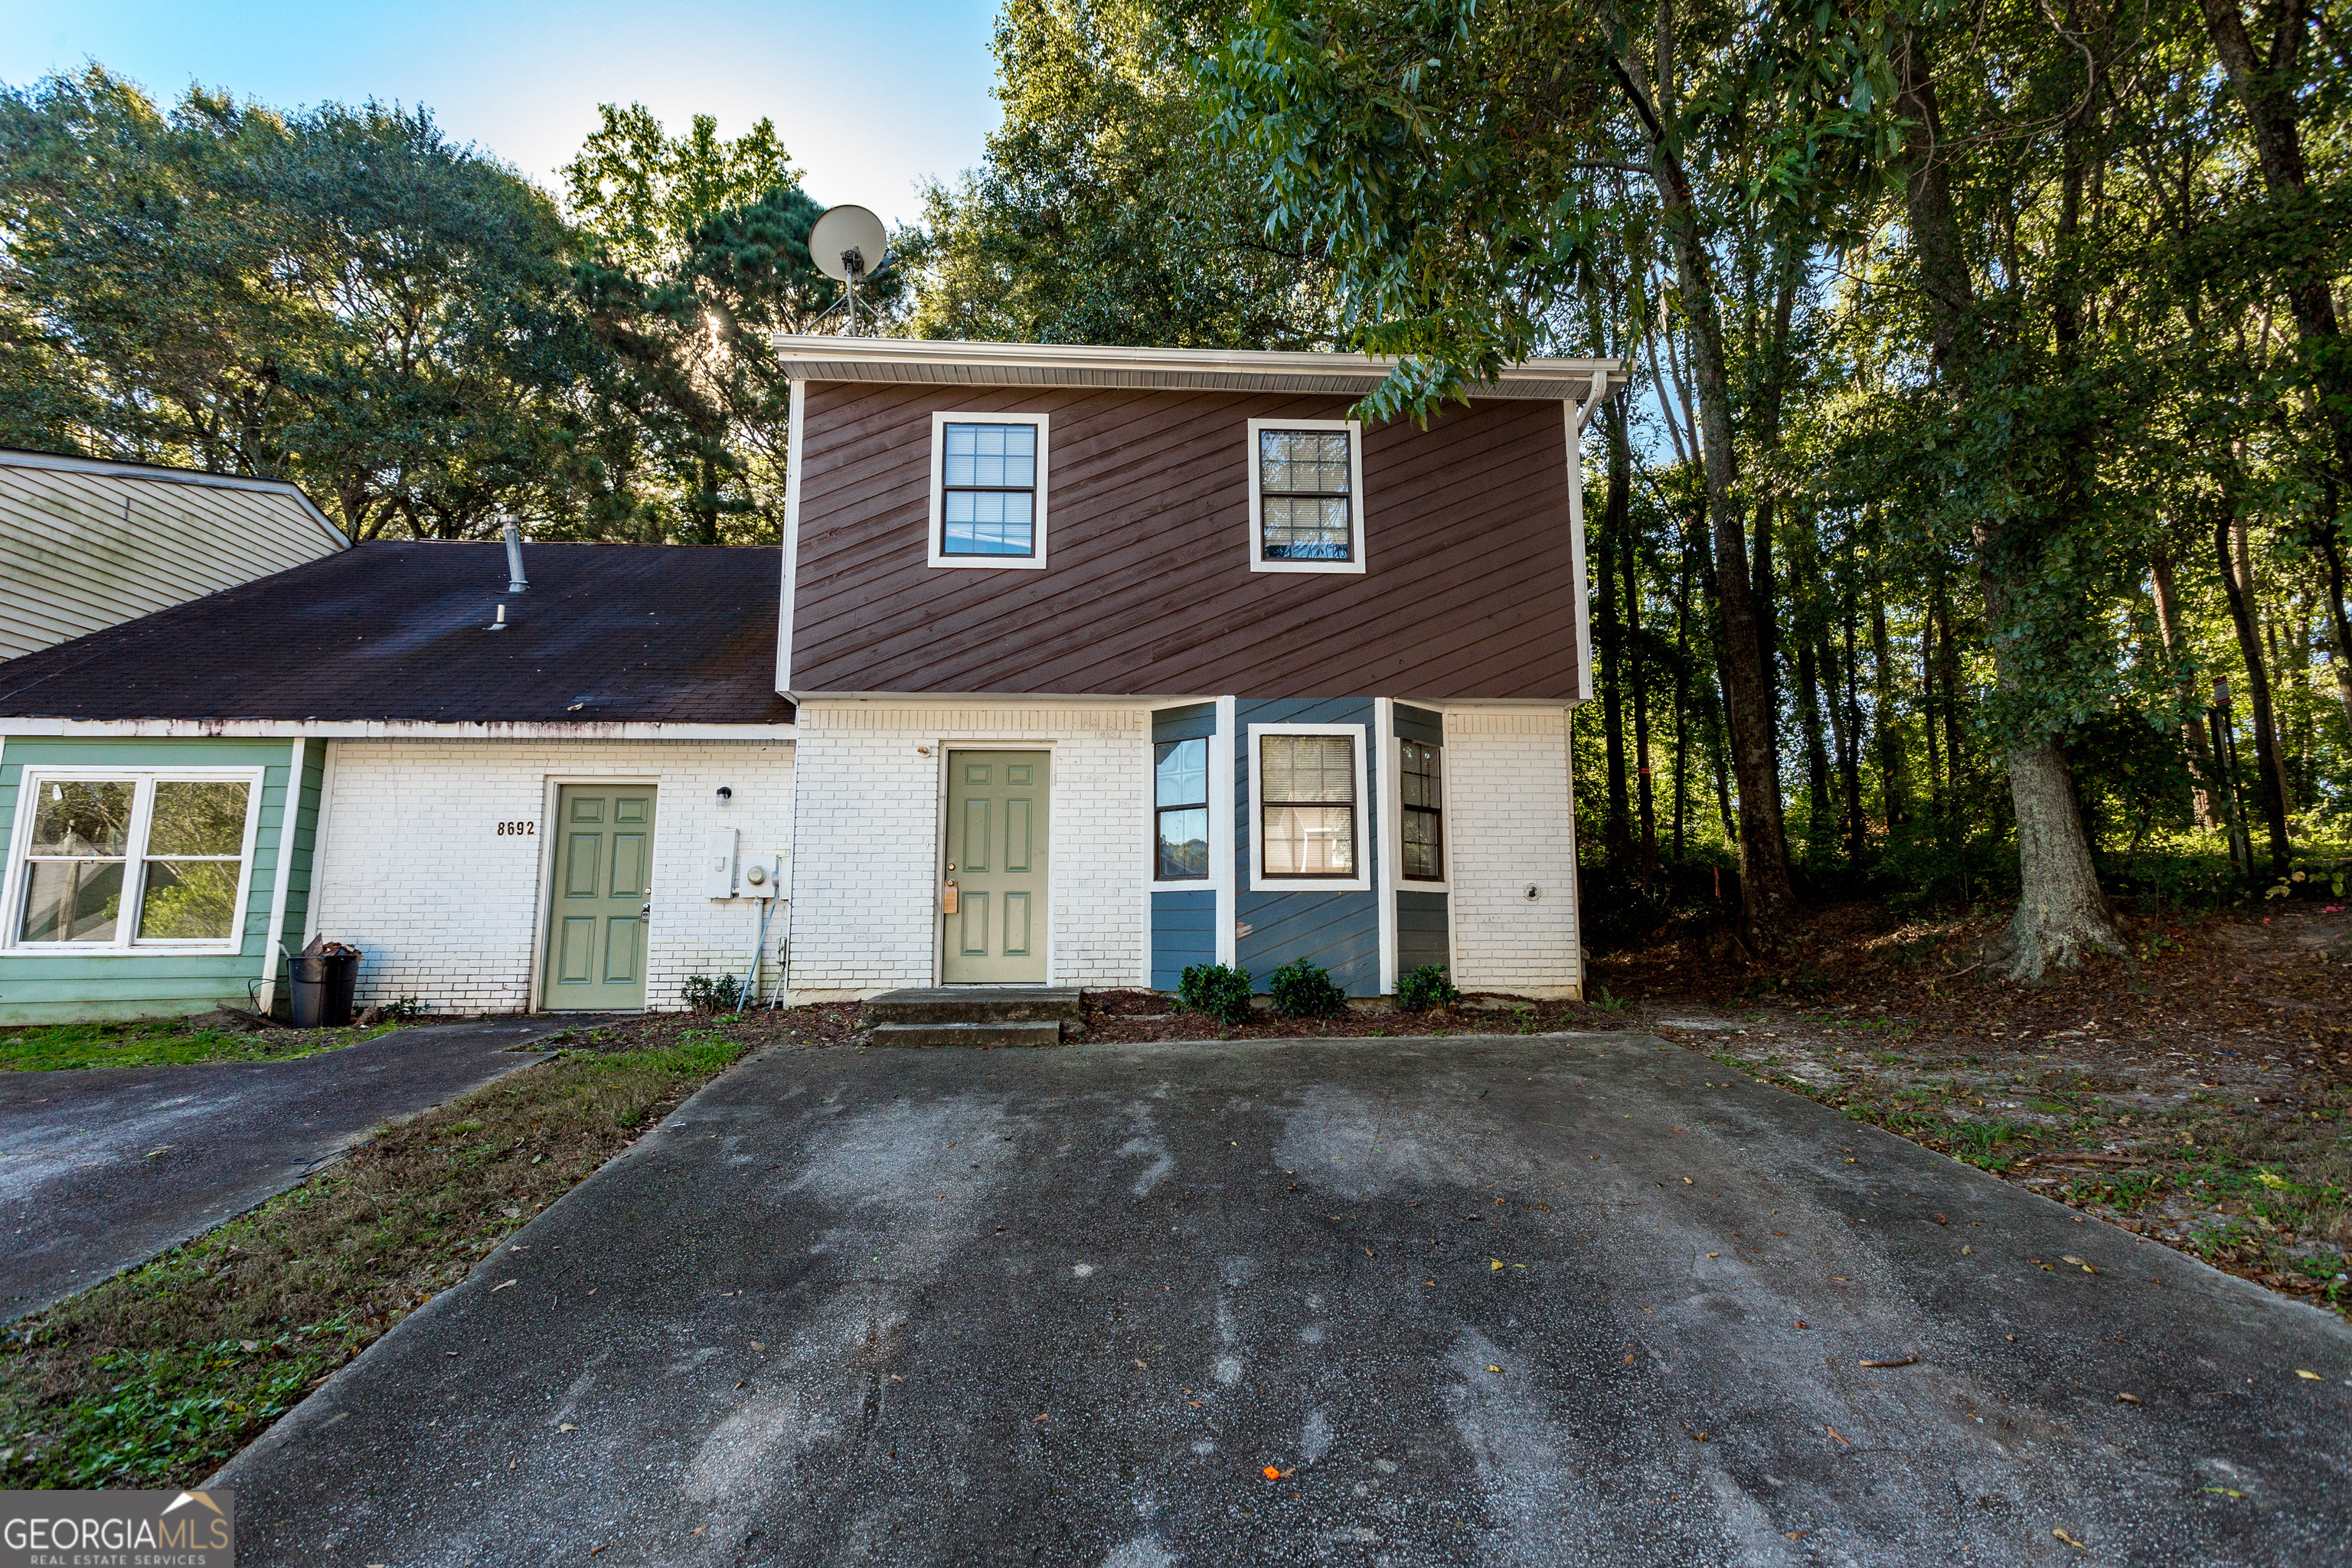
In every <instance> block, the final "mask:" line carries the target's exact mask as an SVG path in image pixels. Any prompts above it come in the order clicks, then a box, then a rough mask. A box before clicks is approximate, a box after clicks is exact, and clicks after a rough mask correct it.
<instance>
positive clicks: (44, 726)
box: [0, 718, 800, 741]
mask: <svg viewBox="0 0 2352 1568" xmlns="http://www.w3.org/2000/svg"><path fill="white" fill-rule="evenodd" d="M799 733H800V729H799V726H798V725H796V724H664V723H646V722H641V721H603V722H581V721H561V722H558V721H522V720H493V721H485V722H481V723H441V722H437V721H431V720H424V719H27V718H0V735H43V736H50V737H54V738H57V739H61V740H73V739H77V738H88V739H91V740H102V739H107V738H112V737H152V738H168V739H186V740H219V739H255V740H296V739H299V738H301V737H304V736H317V737H320V738H321V739H331V740H341V741H790V740H794V739H796V738H797V737H798V736H799Z"/></svg>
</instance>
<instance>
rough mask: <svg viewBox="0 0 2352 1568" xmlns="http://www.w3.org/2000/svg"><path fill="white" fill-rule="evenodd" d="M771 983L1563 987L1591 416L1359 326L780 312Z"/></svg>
mask: <svg viewBox="0 0 2352 1568" xmlns="http://www.w3.org/2000/svg"><path fill="white" fill-rule="evenodd" d="M776 346H777V350H778V353H780V355H781V356H782V359H783V361H784V363H785V365H786V367H787V370H788V372H789V374H791V375H792V377H793V398H792V420H793V430H792V449H793V454H794V460H793V468H792V479H791V489H790V493H789V499H788V503H787V508H788V516H787V521H786V525H785V539H784V550H783V554H784V559H783V593H782V605H781V610H782V617H781V624H780V626H779V631H778V637H777V648H778V650H779V657H780V661H781V663H780V668H779V669H778V671H777V685H778V687H779V689H781V690H782V691H783V692H784V693H785V694H786V695H788V696H789V697H790V698H791V699H792V700H793V703H794V705H795V707H796V710H797V713H798V726H797V731H798V732H797V736H796V751H797V757H796V774H797V784H796V789H795V794H794V826H793V840H794V843H795V844H796V845H797V846H798V847H799V848H798V851H797V853H798V858H799V859H798V868H797V871H796V874H795V882H794V887H793V895H794V896H793V901H792V903H791V906H790V912H791V952H792V959H791V977H792V985H793V992H794V994H796V995H799V996H803V997H817V996H825V995H853V994H871V993H873V992H875V991H877V990H881V989H885V988H888V987H894V986H908V985H930V984H950V985H952V984H967V983H969V984H1058V985H1087V986H1133V985H1140V984H1149V985H1150V986H1152V987H1154V988H1158V989H1163V990H1165V989H1172V988H1173V987H1174V986H1175V984H1177V980H1178V977H1179V976H1180V975H1181V973H1182V971H1183V970H1184V968H1185V967H1186V966H1187V965H1189V964H1193V963H1208V962H1212V961H1214V962H1219V963H1233V964H1238V965H1240V966H1242V967H1243V968H1244V969H1246V970H1248V971H1249V972H1250V973H1251V974H1252V975H1253V976H1254V977H1255V979H1256V980H1257V982H1258V983H1259V984H1260V986H1261V987H1263V985H1264V984H1265V978H1266V976H1267V975H1268V974H1270V973H1272V971H1273V970H1274V969H1275V968H1276V966H1277V965H1280V964H1282V963H1287V962H1290V961H1292V960H1295V959H1307V960H1309V961H1312V962H1314V963H1318V964H1321V965H1323V966H1324V967H1325V968H1327V969H1328V970H1329V971H1330V973H1332V975H1333V977H1334V978H1335V979H1337V980H1338V981H1339V983H1340V984H1343V985H1344V986H1345V987H1346V989H1347V990H1348V991H1349V993H1350V994H1356V995H1371V994H1380V993H1382V992H1385V991H1388V990H1391V989H1392V988H1393V986H1394V984H1395V982H1396V980H1397V977H1398V976H1399V975H1400V974H1402V973H1409V972H1410V971H1412V969H1414V968H1415V967H1417V966H1419V965H1421V964H1423V963H1438V964H1443V965H1444V966H1446V967H1447V968H1448V969H1449V970H1450V972H1451V973H1452V974H1453V975H1454V979H1455V981H1456V983H1457V984H1461V985H1462V986H1464V987H1465V988H1470V989H1478V990H1490V991H1500V992H1511V993H1517V994H1523V995H1538V996H1559V995H1572V994H1578V993H1579V991H1580V985H1581V978H1582V973H1581V962H1580V952H1579V945H1578V928H1577V907H1576V900H1577V877H1576V844H1575V811H1574V805H1573V794H1572V792H1573V787H1574V785H1573V780H1572V777H1571V772H1570V747H1569V735H1568V716H1569V710H1570V707H1571V706H1572V705H1573V704H1575V703H1576V702H1578V701H1580V700H1583V699H1584V698H1585V697H1586V696H1587V695H1588V694H1589V692H1590V690H1591V671H1590V665H1591V660H1590V651H1589V647H1588V637H1587V615H1586V605H1585V590H1584V583H1585V568H1584V553H1583V542H1582V486H1581V479H1580V472H1579V461H1578V452H1579V446H1580V443H1579V432H1580V429H1581V427H1582V426H1583V425H1584V423H1585V421H1586V419H1587V418H1588V417H1589V416H1590V414H1591V411H1592V410H1593V409H1594V408H1595V407H1597V405H1598V400H1599V399H1601V398H1604V397H1607V396H1608V395H1611V394H1612V392H1613V391H1614V390H1615V389H1616V388H1617V387H1619V386H1621V385H1622V384H1623V380H1624V375H1623V372H1622V366H1620V365H1619V364H1617V363H1614V362H1601V361H1586V360H1544V361H1535V362H1530V363H1526V364H1522V365H1520V366H1518V367H1516V368H1514V369H1512V370H1510V371H1507V373H1505V374H1504V375H1503V376H1502V378H1501V379H1500V381H1499V382H1498V383H1496V384H1493V385H1489V386H1485V387H1481V388H1479V389H1478V391H1477V394H1476V395H1475V396H1474V397H1473V398H1472V400H1471V401H1470V403H1469V404H1468V405H1467V406H1460V405H1453V406H1449V407H1447V408H1446V409H1445V410H1444V412H1443V413H1441V414H1439V415H1436V416H1433V417H1432V418H1431V419H1430V420H1429V422H1428V423H1427V424H1426V426H1422V425H1417V424H1413V423H1411V422H1396V423H1391V424H1386V425H1366V424H1364V423H1362V422H1360V421H1359V420H1357V419H1355V418H1353V417H1351V415H1350V409H1351V407H1352V406H1353V405H1355V404H1356V403H1357V402H1358V401H1359V400H1360V398H1361V397H1362V396H1363V395H1365V394H1367V393H1369V392H1370V391H1371V390H1372V389H1373V388H1374V387H1375V386H1377V385H1378V384H1380V382H1381V379H1382V376H1383V374H1384V373H1385V367H1384V366H1382V365H1381V364H1378V363H1373V362H1371V361H1370V360H1367V359H1365V358H1362V357H1360V356H1355V355H1340V354H1321V353H1219V352H1206V351H1196V350H1164V349H1108V348H1091V347H1054V346H1045V347H1039V346H1016V345H1006V344H994V343H964V342H908V341H902V340H891V339H878V338H783V339H780V340H779V341H778V342H777V345H776Z"/></svg>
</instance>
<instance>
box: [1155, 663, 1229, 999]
mask: <svg viewBox="0 0 2352 1568" xmlns="http://www.w3.org/2000/svg"><path fill="white" fill-rule="evenodd" d="M1216 732H1217V705H1216V704H1215V703H1213V702H1196V703H1193V704H1192V705H1191V706H1190V707H1185V708H1162V709H1160V710H1158V711H1156V712H1154V713H1153V714H1152V715H1151V752H1152V789H1153V799H1152V814H1151V817H1152V824H1153V837H1154V839H1155V842H1154V844H1153V846H1152V851H1151V855H1152V879H1153V887H1152V889H1151V988H1152V989H1153V990H1154V991H1173V990H1175V989H1176V987H1177V986H1178V985H1179V984H1181V983H1182V981H1183V978H1184V971H1185V970H1187V969H1189V968H1191V967H1192V965H1193V964H1196V963H1216V962H1217V895H1216V891H1215V889H1214V888H1213V886H1212V885H1211V882H1210V879H1209V877H1208V859H1207V855H1208V846H1207V837H1208V813H1209V811H1210V810H1212V809H1214V807H1213V795H1212V793H1211V789H1210V785H1211V784H1212V783H1213V781H1212V780H1210V778H1209V776H1208V768H1207V759H1208V751H1209V737H1210V736H1212V735H1213V734H1215V733H1216ZM1195 790H1198V791H1199V794H1198V795H1197V796H1196V795H1194V794H1193V793H1192V792H1193V791H1195ZM1196 798H1197V799H1198V800H1199V801H1200V803H1201V806H1200V809H1199V810H1197V811H1195V810H1193V809H1192V802H1193V801H1194V800H1195V799H1196ZM1196 832H1197V834H1198V836H1199V837H1197V838H1195V837H1194V835H1195V833H1196ZM1196 867H1197V868H1198V875H1197V877H1196V876H1195V874H1194V872H1195V868H1196ZM1186 882H1192V883H1194V885H1193V886H1191V887H1186V886H1184V885H1183V884H1184V883H1186Z"/></svg>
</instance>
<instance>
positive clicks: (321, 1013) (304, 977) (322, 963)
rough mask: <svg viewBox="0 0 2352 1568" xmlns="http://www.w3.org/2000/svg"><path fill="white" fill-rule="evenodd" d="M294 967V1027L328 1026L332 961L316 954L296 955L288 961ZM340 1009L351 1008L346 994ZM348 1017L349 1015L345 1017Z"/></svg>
mask: <svg viewBox="0 0 2352 1568" xmlns="http://www.w3.org/2000/svg"><path fill="white" fill-rule="evenodd" d="M288 962H289V963H290V964H291V965H292V967H293V971H294V984H293V988H292V989H293V993H294V994H293V997H292V1005H293V1009H294V1026H295V1027H296V1028H298V1029H321V1028H324V1027H326V1026H327V1023H328V1018H327V1009H328V1007H329V1005H331V1002H332V1000H333V996H334V991H335V961H334V960H333V959H331V958H322V957H320V956H319V955H318V954H316V953H309V952H298V953H296V954H295V955H294V956H293V957H292V958H291V959H290V960H289V961H288ZM349 996H350V994H349V993H348V992H346V993H345V1001H344V1004H343V1005H344V1006H345V1007H346V1008H347V1009H348V1008H349V1007H350V1005H351V1003H350V1000H349ZM345 1016H349V1014H348V1012H347V1013H346V1014H345Z"/></svg>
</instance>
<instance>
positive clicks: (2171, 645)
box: [2147, 550, 2221, 833]
mask: <svg viewBox="0 0 2352 1568" xmlns="http://www.w3.org/2000/svg"><path fill="white" fill-rule="evenodd" d="M2147 575H2148V582H2149V584H2151V585H2152V587H2153V588H2154V590H2155V596H2156V631H2157V636H2158V637H2161V638H2163V639H2164V657H2165V658H2166V660H2167V661H2168V662H2169V663H2170V664H2171V665H2172V666H2173V667H2174V668H2179V666H2180V661H2181V643H2182V638H2181V632H2180V595H2179V592H2178V591H2177V590H2175V588H2174V587H2173V584H2172V556H2171V553H2170V552H2168V551H2164V550H2158V551H2157V552H2155V553H2154V554H2152V555H2150V556H2149V557H2148V564H2147ZM2179 691H2180V705H2181V706H2182V707H2183V708H2184V709H2186V710H2189V712H2190V713H2192V714H2195V713H2202V712H2203V711H2204V707H2205V705H2204V704H2203V703H2202V702H2201V701H2200V700H2199V699H2198V694H2197V678H2196V677H2195V676H2192V675H2186V674H2184V675H2183V676H2182V677H2181V678H2180V681H2179ZM2180 744H2181V746H2182V748H2183V749H2184V750H2185V751H2186V752H2188V755H2189V804H2190V806H2191V808H2192V809H2193V810H2194V811H2195V813H2196V817H2197V826H2199V827H2200V828H2201V829H2202V830H2204V831H2205V832H2207V833H2210V832H2212V831H2213V830H2214V828H2215V827H2217V826H2220V820H2221V819H2220V817H2219V816H2217V815H2216V813H2215V812H2214V810H2213V792H2214V790H2215V789H2216V788H2217V787H2219V786H2218V784H2217V783H2216V781H2217V780H2218V779H2219V777H2220V776H2221V775H2219V774H2218V773H2215V772H2214V771H2213V744H2212V742H2211V741H2210V739H2209V738H2208V737H2207V735H2206V733H2205V726H2204V725H2203V724H2201V723H2200V722H2198V721H2197V720H2195V719H2193V718H2192V719H2188V720H2185V721H2182V723H2181V726H2180Z"/></svg>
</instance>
